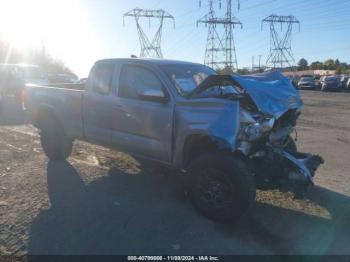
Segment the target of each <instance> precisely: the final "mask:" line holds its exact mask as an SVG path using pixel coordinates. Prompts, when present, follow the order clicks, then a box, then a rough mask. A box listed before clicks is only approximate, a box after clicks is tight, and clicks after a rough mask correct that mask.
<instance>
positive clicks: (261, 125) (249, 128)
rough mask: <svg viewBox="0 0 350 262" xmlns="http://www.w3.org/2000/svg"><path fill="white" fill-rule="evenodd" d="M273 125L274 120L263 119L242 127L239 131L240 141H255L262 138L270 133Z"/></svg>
mask: <svg viewBox="0 0 350 262" xmlns="http://www.w3.org/2000/svg"><path fill="white" fill-rule="evenodd" d="M274 124H275V119H274V118H265V119H263V120H261V121H257V122H255V123H252V124H248V125H246V126H244V127H243V129H242V131H241V135H240V138H241V140H246V141H250V142H252V141H256V140H258V139H260V138H262V137H263V136H264V135H265V134H266V133H267V132H269V131H271V129H272V128H273V126H274Z"/></svg>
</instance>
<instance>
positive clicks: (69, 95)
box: [26, 84, 85, 138]
mask: <svg viewBox="0 0 350 262" xmlns="http://www.w3.org/2000/svg"><path fill="white" fill-rule="evenodd" d="M84 86H85V85H84V84H58V85H55V86H35V85H30V86H27V88H26V91H27V97H28V101H27V103H28V106H27V107H28V109H29V111H30V112H29V113H30V117H31V118H32V119H36V118H37V117H38V112H39V111H40V110H42V109H43V108H45V109H47V110H52V111H53V112H54V113H55V115H56V116H57V117H58V118H59V120H60V122H61V123H62V124H63V128H64V129H65V131H66V134H67V135H69V136H70V137H76V138H80V137H83V112H82V105H83V97H84V93H85V90H84V89H85V88H84ZM34 122H35V121H34Z"/></svg>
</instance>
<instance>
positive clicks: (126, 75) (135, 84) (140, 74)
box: [118, 65, 162, 99]
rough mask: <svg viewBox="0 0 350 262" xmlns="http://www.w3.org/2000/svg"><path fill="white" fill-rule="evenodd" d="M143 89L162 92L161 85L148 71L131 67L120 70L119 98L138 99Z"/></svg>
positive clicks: (138, 67)
mask: <svg viewBox="0 0 350 262" xmlns="http://www.w3.org/2000/svg"><path fill="white" fill-rule="evenodd" d="M145 89H155V90H162V83H161V82H160V80H159V79H158V77H157V76H156V75H155V74H154V73H153V72H152V71H150V70H148V69H146V68H143V67H140V66H133V65H125V66H123V68H122V71H121V75H120V82H119V92H118V95H119V96H120V97H125V98H133V99H139V94H140V92H141V91H142V90H145Z"/></svg>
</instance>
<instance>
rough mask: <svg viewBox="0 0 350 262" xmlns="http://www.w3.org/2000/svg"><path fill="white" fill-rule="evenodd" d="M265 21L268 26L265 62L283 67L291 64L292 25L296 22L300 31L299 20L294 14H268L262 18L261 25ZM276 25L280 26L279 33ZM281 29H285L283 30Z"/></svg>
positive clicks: (274, 66)
mask: <svg viewBox="0 0 350 262" xmlns="http://www.w3.org/2000/svg"><path fill="white" fill-rule="evenodd" d="M265 23H266V24H268V25H269V26H270V54H269V56H268V58H267V61H266V64H267V65H270V66H271V67H272V68H284V67H285V66H286V65H287V66H291V63H295V59H294V56H293V53H292V31H293V25H294V24H298V25H299V31H300V22H299V20H297V19H296V18H295V17H294V16H277V15H270V16H268V17H266V18H265V19H263V20H262V23H261V27H263V25H264V24H265ZM277 25H279V26H280V28H281V32H282V33H281V34H278V31H277V29H276V26H277ZM284 25H285V27H284ZM283 29H285V30H284V31H283Z"/></svg>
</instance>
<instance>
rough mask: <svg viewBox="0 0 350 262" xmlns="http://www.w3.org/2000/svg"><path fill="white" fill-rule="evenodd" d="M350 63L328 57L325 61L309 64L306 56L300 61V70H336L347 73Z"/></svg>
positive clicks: (338, 72)
mask: <svg viewBox="0 0 350 262" xmlns="http://www.w3.org/2000/svg"><path fill="white" fill-rule="evenodd" d="M349 69H350V65H349V64H347V63H344V62H340V61H339V59H327V60H326V61H324V62H320V61H315V62H312V63H310V64H309V62H308V61H307V60H306V59H305V58H301V59H300V60H299V62H298V70H299V71H302V70H335V71H336V72H337V74H345V73H346V72H347V71H349Z"/></svg>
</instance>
